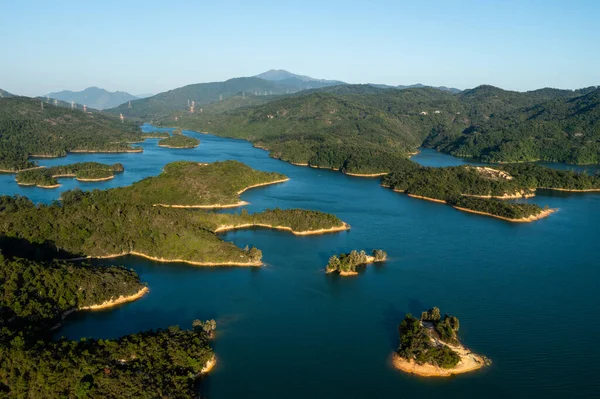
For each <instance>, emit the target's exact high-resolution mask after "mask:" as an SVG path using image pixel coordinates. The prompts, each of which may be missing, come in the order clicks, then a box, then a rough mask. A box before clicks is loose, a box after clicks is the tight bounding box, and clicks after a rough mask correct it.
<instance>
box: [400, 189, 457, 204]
mask: <svg viewBox="0 0 600 399" xmlns="http://www.w3.org/2000/svg"><path fill="white" fill-rule="evenodd" d="M394 191H396V190H394ZM400 192H402V191H400ZM408 196H409V197H412V198H419V199H423V200H427V201H432V202H438V203H440V204H445V203H446V201H444V200H441V199H437V198H430V197H423V196H420V195H415V194H408Z"/></svg>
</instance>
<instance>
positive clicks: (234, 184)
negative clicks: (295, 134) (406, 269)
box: [0, 161, 349, 266]
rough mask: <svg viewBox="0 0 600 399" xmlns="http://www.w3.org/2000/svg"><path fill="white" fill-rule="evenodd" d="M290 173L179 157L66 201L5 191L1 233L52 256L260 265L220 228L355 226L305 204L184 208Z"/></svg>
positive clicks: (224, 200)
mask: <svg viewBox="0 0 600 399" xmlns="http://www.w3.org/2000/svg"><path fill="white" fill-rule="evenodd" d="M286 179H287V178H286V177H285V176H284V175H280V174H277V173H268V172H260V171H256V170H253V169H251V168H249V167H248V166H246V165H244V164H242V163H239V162H234V161H227V162H215V163H213V164H202V165H200V164H197V163H193V162H175V163H172V164H168V165H166V166H165V171H164V172H163V173H162V174H161V175H160V176H158V177H151V178H147V179H144V180H142V181H140V182H137V183H134V184H133V185H131V186H128V187H120V188H114V189H109V190H94V191H90V192H82V191H81V190H73V191H67V192H65V193H63V194H62V201H56V202H54V203H52V204H50V205H37V206H36V205H35V204H33V203H32V202H31V201H30V200H29V199H26V198H24V197H19V196H16V197H10V196H3V197H0V219H1V220H2V223H1V224H0V235H2V236H5V237H7V238H10V239H13V240H19V241H25V242H28V243H32V244H33V243H36V244H43V243H52V245H49V246H48V247H49V248H50V249H49V251H50V252H51V253H49V255H48V256H49V257H58V258H61V259H72V258H84V257H92V258H110V257H117V256H122V255H128V254H131V255H137V256H142V257H146V258H149V259H152V260H156V261H160V262H185V263H189V264H193V265H199V266H216V265H231V266H261V265H262V262H261V258H262V252H261V251H260V250H259V249H257V248H248V249H242V248H239V247H237V246H235V245H234V244H232V243H230V242H226V241H223V240H222V239H221V238H220V237H219V236H218V235H217V233H218V232H221V231H225V230H232V229H241V228H250V227H267V228H274V229H280V230H286V231H289V232H292V233H293V234H298V235H308V234H323V233H331V232H336V231H342V230H347V229H349V226H348V225H347V224H346V223H344V222H342V221H341V220H340V219H338V218H337V217H335V216H333V215H329V214H326V213H323V212H319V211H309V210H302V209H286V210H281V209H267V210H265V211H263V212H260V213H254V214H250V213H248V212H247V211H245V210H244V211H242V212H240V213H238V214H220V213H214V212H208V211H205V210H202V209H182V208H187V207H191V208H195V207H196V206H194V205H195V204H203V205H200V206H198V208H204V207H207V208H213V207H218V206H221V205H222V204H229V203H231V202H233V201H238V203H239V193H241V192H243V191H244V190H246V189H248V188H250V187H257V186H262V185H265V184H272V183H275V182H280V181H285V180H286ZM187 204H189V205H187ZM236 204H237V203H236ZM158 205H161V206H158ZM59 255H60V256H59Z"/></svg>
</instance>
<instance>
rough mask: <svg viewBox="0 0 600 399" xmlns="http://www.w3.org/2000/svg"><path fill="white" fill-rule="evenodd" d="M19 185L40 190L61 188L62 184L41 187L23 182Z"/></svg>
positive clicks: (18, 183)
mask: <svg viewBox="0 0 600 399" xmlns="http://www.w3.org/2000/svg"><path fill="white" fill-rule="evenodd" d="M17 185H19V186H25V187H39V188H58V187H60V184H54V185H52V186H41V185H39V184H35V183H22V182H17Z"/></svg>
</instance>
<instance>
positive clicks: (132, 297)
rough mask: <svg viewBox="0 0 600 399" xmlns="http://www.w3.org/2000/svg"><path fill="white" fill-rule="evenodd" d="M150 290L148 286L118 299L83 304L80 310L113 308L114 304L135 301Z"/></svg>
mask: <svg viewBox="0 0 600 399" xmlns="http://www.w3.org/2000/svg"><path fill="white" fill-rule="evenodd" d="M148 291H149V289H148V287H144V288H142V289H141V290H139V291H138V292H136V293H135V294H133V295H129V296H123V295H121V296H119V297H118V298H116V299H110V300H108V301H104V302H102V303H99V304H97V305H90V306H83V307H81V308H79V310H102V309H108V308H112V307H113V306H118V305H121V304H123V303H127V302H132V301H135V300H136V299H139V298H141V297H143V296H144V295H146V294H147V293H148Z"/></svg>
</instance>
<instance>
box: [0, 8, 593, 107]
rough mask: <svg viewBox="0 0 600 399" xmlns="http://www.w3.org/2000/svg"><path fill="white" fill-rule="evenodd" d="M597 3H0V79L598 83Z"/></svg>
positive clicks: (36, 82)
mask: <svg viewBox="0 0 600 399" xmlns="http://www.w3.org/2000/svg"><path fill="white" fill-rule="evenodd" d="M599 16H600V1H595V0H592V1H584V0H572V1H551V0H546V1H527V0H521V1H517V0H502V1H491V0H479V1H474V0H470V1H469V0H465V1H459V0H457V1H450V0H446V1H399V0H396V1H383V0H382V1H370V2H362V1H326V0H321V1H312V0H307V1H301V2H300V1H296V2H286V1H283V0H279V1H272V2H268V1H260V0H258V1H252V2H250V1H228V0H224V1H218V2H216V1H211V2H205V1H201V0H195V1H178V0H171V1H160V2H158V1H112V0H108V1H105V0H102V1H85V0H77V1H70V0H54V1H46V0H43V1H42V0H39V1H34V0H18V1H9V0H0V49H2V62H0V88H3V89H5V90H7V91H9V92H13V93H16V94H23V95H40V94H45V93H47V92H50V91H56V90H62V89H69V90H81V89H84V88H85V87H88V86H99V87H103V88H105V89H107V90H111V91H113V90H124V91H128V92H130V93H132V94H140V93H146V92H153V93H157V92H160V91H165V90H169V89H172V88H175V87H180V86H184V85H186V84H191V83H199V82H209V81H220V80H226V79H228V78H231V77H238V76H251V75H255V74H258V73H260V72H263V71H265V70H268V69H271V68H277V69H287V70H289V71H291V72H295V73H299V74H304V75H310V76H313V77H317V78H326V79H339V80H343V81H346V82H349V83H366V82H374V83H387V84H393V85H398V84H412V83H417V82H421V83H424V84H428V85H436V86H437V85H446V86H453V87H458V88H461V89H464V88H469V87H475V86H477V85H480V84H492V85H495V86H499V87H502V88H505V89H512V90H530V89H536V88H540V87H546V86H550V87H559V88H579V87H585V86H592V85H600V67H599V65H600V23H599V22H598V18H599Z"/></svg>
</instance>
